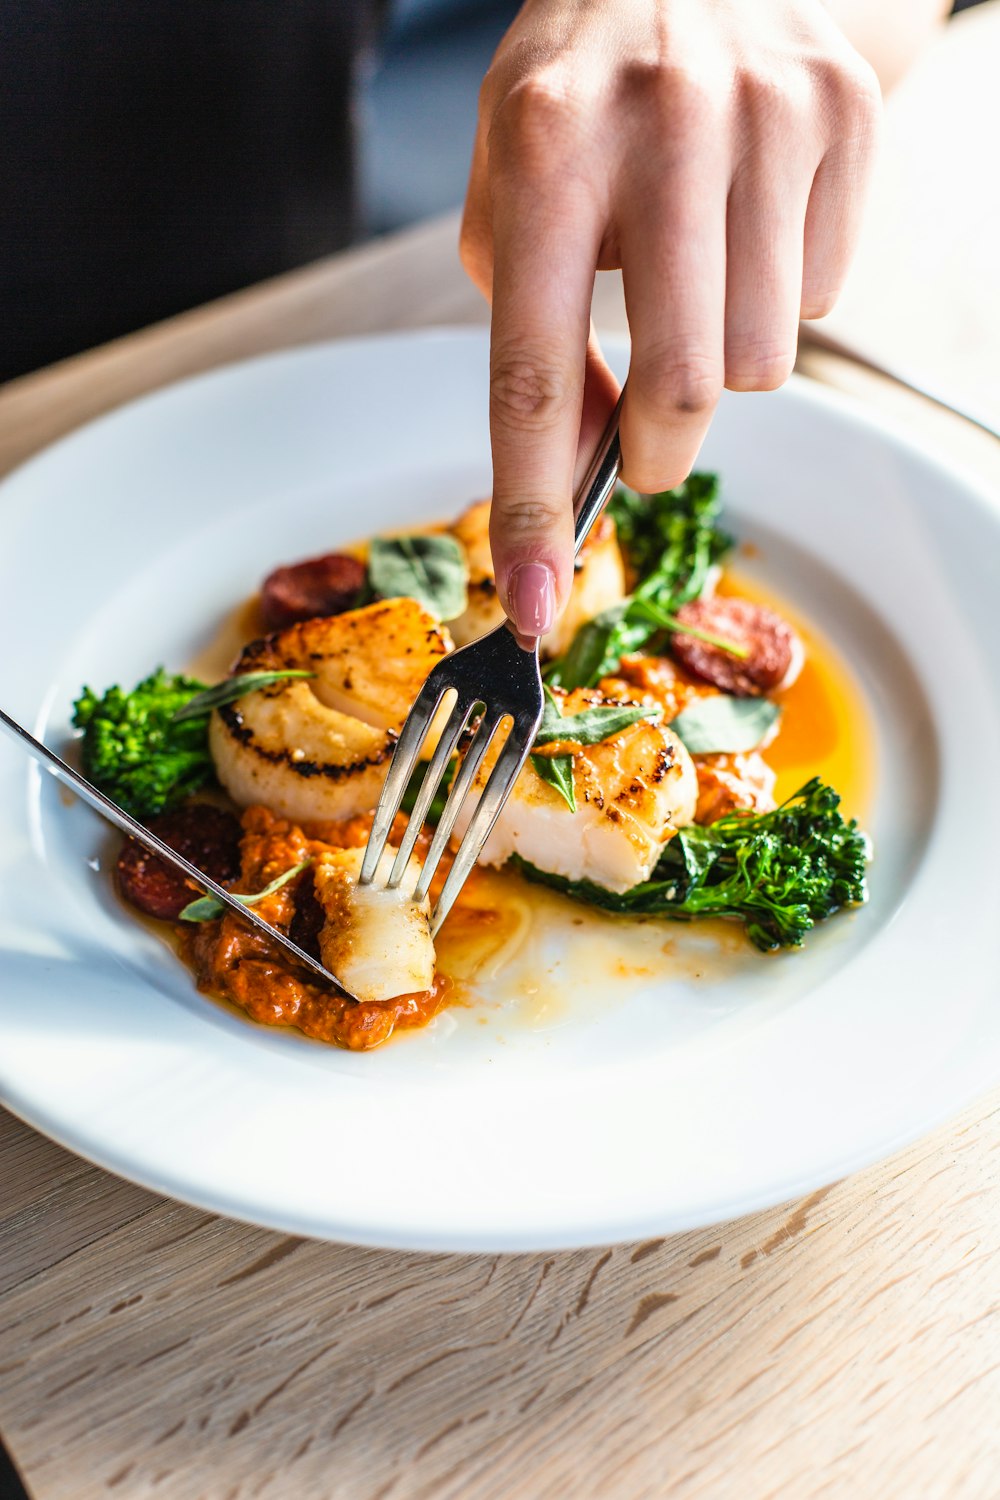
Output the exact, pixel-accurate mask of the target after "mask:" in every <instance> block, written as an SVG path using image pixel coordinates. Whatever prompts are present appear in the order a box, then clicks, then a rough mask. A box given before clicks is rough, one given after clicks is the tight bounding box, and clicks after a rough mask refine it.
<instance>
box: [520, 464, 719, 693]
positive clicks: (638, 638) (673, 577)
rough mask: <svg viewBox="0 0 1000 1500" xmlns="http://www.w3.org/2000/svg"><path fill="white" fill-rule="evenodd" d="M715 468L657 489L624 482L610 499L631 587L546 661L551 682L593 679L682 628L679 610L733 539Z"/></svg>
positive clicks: (585, 683) (571, 684)
mask: <svg viewBox="0 0 1000 1500" xmlns="http://www.w3.org/2000/svg"><path fill="white" fill-rule="evenodd" d="M720 509H721V500H720V498H719V481H718V477H717V476H716V475H715V474H691V475H690V476H689V477H688V478H687V479H686V480H685V482H684V483H683V484H680V485H678V486H677V488H676V489H673V490H664V491H663V492H662V493H661V494H658V495H639V494H637V493H636V492H635V491H634V490H629V489H626V488H625V487H624V486H620V487H619V488H618V489H617V490H616V491H615V493H614V495H613V496H612V498H611V502H610V504H609V506H608V510H609V512H610V514H611V515H612V516H613V517H614V520H615V525H616V527H617V529H618V540H619V542H620V544H621V548H622V552H623V553H624V556H625V561H626V563H627V564H628V569H629V572H630V574H631V575H632V578H633V582H634V587H633V592H632V593H631V594H629V595H628V596H627V597H626V598H625V599H623V600H621V601H620V602H619V603H618V604H612V605H610V606H609V607H608V608H607V609H606V610H604V611H602V613H601V614H599V615H597V616H596V617H595V618H594V619H593V620H588V621H587V623H586V624H585V625H582V626H581V627H580V629H579V630H578V631H577V634H576V636H575V638H574V639H573V641H572V643H571V644H570V648H569V650H568V651H567V652H566V654H565V656H563V657H561V658H560V659H559V660H558V661H556V662H553V663H552V664H551V665H550V666H549V667H548V668H547V669H546V678H547V680H548V681H549V682H550V683H553V684H558V685H559V686H560V687H564V688H567V689H569V688H575V687H592V686H593V685H594V683H595V682H599V681H600V679H601V678H602V677H605V676H607V675H608V674H609V673H610V672H614V671H615V669H616V668H617V666H618V663H619V662H620V661H621V659H622V657H623V656H626V655H628V653H629V652H631V651H639V650H641V649H642V648H643V647H644V646H646V645H647V644H648V643H649V642H650V641H651V640H652V639H653V638H654V637H655V636H657V635H660V634H661V632H662V631H663V630H665V629H666V630H670V629H676V628H677V626H676V622H675V618H674V617H675V612H676V611H677V610H678V609H679V608H680V607H681V605H682V604H687V603H688V601H689V600H691V599H697V597H698V596H699V594H700V593H701V591H702V589H703V588H704V587H705V583H706V580H707V578H708V574H709V569H710V568H712V567H713V566H714V565H715V564H716V563H717V562H719V561H720V559H721V558H723V557H724V556H725V555H726V553H727V552H728V551H729V549H730V548H731V547H732V545H733V539H732V537H731V536H730V535H729V533H728V532H726V531H723V530H722V528H721V527H720V526H719V524H718V523H719V513H720Z"/></svg>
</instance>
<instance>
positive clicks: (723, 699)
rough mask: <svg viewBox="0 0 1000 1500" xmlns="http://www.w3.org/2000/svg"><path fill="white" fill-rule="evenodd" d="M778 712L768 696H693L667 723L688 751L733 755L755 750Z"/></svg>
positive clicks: (776, 719) (771, 726) (693, 753)
mask: <svg viewBox="0 0 1000 1500" xmlns="http://www.w3.org/2000/svg"><path fill="white" fill-rule="evenodd" d="M780 716H781V709H780V708H779V707H778V705H777V704H776V703H772V702H771V700H770V698H730V697H729V696H728V695H727V694H726V693H718V694H715V695H712V696H710V697H704V698H696V699H695V700H694V702H693V703H691V704H690V705H689V706H688V707H687V708H686V709H685V710H684V712H683V713H681V714H678V715H677V717H676V719H674V720H673V722H672V723H671V725H670V727H671V729H672V730H673V731H674V733H675V734H676V735H677V736H678V737H679V738H680V739H682V740H683V741H684V744H685V745H686V746H687V748H688V749H689V750H690V752H691V754H692V755H737V754H739V753H740V752H741V751H744V750H755V749H756V748H757V746H758V745H759V744H760V742H761V740H762V739H763V738H764V737H765V735H766V734H767V733H768V731H769V730H770V729H772V728H773V727H774V725H775V724H776V723H777V721H778V719H779V718H780Z"/></svg>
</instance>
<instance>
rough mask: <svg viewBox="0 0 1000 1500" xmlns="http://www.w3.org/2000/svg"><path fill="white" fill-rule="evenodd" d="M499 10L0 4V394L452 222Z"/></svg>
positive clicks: (73, 1)
mask: <svg viewBox="0 0 1000 1500" xmlns="http://www.w3.org/2000/svg"><path fill="white" fill-rule="evenodd" d="M873 3H875V0H873ZM976 3H977V0H958V4H957V5H956V6H955V8H956V10H965V9H968V8H970V7H971V6H972V5H973V4H976ZM979 3H981V0H979ZM985 3H986V5H987V7H989V6H991V5H996V4H1000V0H985ZM517 9H518V5H517V3H516V0H368V3H365V4H362V3H360V0H211V4H208V5H206V4H205V3H204V0H140V3H133V4H124V3H123V4H115V5H111V6H109V5H108V4H107V3H106V0H47V3H46V4H44V5H39V4H38V3H37V0H0V78H2V86H0V142H2V143H3V145H2V150H0V223H2V224H3V230H4V232H3V234H2V235H0V330H2V332H0V380H5V379H9V378H12V377H15V376H17V375H21V374H24V373H27V372H29V371H31V370H34V369H37V368H39V367H42V366H45V365H48V364H50V363H52V362H54V361H56V360H59V359H62V358H65V357H66V356H68V355H72V354H75V353H77V352H79V351H81V350H84V349H87V348H91V347H93V346H95V345H98V344H103V343H105V342H107V341H108V340H109V339H113V338H115V337H118V336H119V335H121V334H125V333H128V332H130V331H132V330H133V329H137V328H142V327H145V326H146V325H148V324H150V323H153V322H156V321H159V320H160V319H162V318H166V317H170V316H172V315H173V314H175V313H178V312H182V311H184V310H185V309H187V308H191V307H195V306H199V305H201V304H203V303H205V302H208V301H211V300H213V299H214V298H217V297H220V296H223V295H225V294H226V293H228V292H232V291H235V290H237V289H239V288H241V287H245V286H250V285H253V284H254V283H256V282H259V281H262V280H265V279H267V278H268V277H271V276H274V275H277V274H279V273H281V272H282V271H286V270H290V269H292V268H294V267H296V266H300V265H303V264H306V263H308V262H310V261H313V260H316V259H318V258H320V257H322V256H324V255H326V254H329V253H331V252H333V251H336V250H339V249H342V248H344V247H345V246H347V245H350V244H352V243H356V242H358V241H359V240H363V239H365V238H367V237H369V236H371V235H374V234H382V233H385V232H386V231H390V230H395V229H399V228H401V227H403V226H405V225H407V224H410V223H412V222H413V221H415V220H418V219H423V218H426V217H428V216H429V215H434V214H437V213H441V212H443V211H445V210H447V209H450V208H455V207H457V206H458V205H459V204H460V203H461V201H462V198H463V195H464V191H465V183H466V177H467V173H468V166H469V158H470V155H471V148H472V141H473V136H474V131H475V123H476V109H477V96H478V90H479V85H480V82H481V80H482V77H483V74H484V72H485V71H486V69H487V67H488V65H489V62H490V59H491V57H492V55H493V52H494V50H495V48H496V46H497V44H498V42H499V41H500V38H501V37H502V36H503V33H504V31H505V30H506V28H507V26H508V25H509V24H510V22H511V20H512V18H513V17H514V15H515V14H516V12H517ZM907 86H908V81H907V83H905V84H904V86H903V92H905V90H906V88H907ZM893 103H894V108H895V97H894V101H893ZM904 112H905V111H904ZM897 113H900V111H899V110H897ZM941 123H942V125H943V126H946V127H948V128H950V129H952V130H954V128H955V123H956V122H955V121H953V120H952V121H942V122H941ZM915 165H916V166H918V167H919V166H920V163H919V162H916V163H915ZM963 201H964V204H965V205H966V206H968V203H969V200H968V197H967V196H966V198H965V199H964V200H963ZM938 207H939V208H940V207H941V205H938ZM896 222H897V220H894V219H890V220H889V222H888V224H887V225H886V226H885V232H886V233H887V234H888V235H889V237H890V238H889V240H888V241H887V242H886V243H887V244H889V243H891V232H892V229H893V225H894V224H895V223H896ZM967 223H968V221H967ZM968 227H972V226H971V223H968ZM922 238H923V237H922ZM940 239H941V234H940V232H938V234H937V239H936V240H935V239H934V235H933V234H932V235H931V240H933V241H934V245H935V246H936V247H937V248H935V249H934V254H935V255H936V256H939V250H940ZM928 243H930V241H929V242H928ZM938 263H939V262H935V264H938ZM890 290H891V288H890Z"/></svg>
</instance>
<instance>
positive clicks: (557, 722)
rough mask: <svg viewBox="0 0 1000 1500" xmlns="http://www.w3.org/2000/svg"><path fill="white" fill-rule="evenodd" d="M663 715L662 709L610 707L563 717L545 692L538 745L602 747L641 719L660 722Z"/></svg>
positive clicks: (636, 705)
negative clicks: (563, 742)
mask: <svg viewBox="0 0 1000 1500" xmlns="http://www.w3.org/2000/svg"><path fill="white" fill-rule="evenodd" d="M661 713H662V709H659V708H654V707H652V706H649V705H641V704H629V705H627V706H623V705H619V704H614V703H609V704H606V705H604V704H598V705H597V706H595V707H594V708H585V709H583V710H582V711H581V712H580V713H578V714H567V715H566V716H565V717H564V716H563V715H562V714H561V713H560V712H559V704H558V703H557V701H556V699H555V698H554V697H553V696H552V694H551V693H550V692H549V690H548V688H546V690H545V707H544V708H543V709H542V722H541V723H540V724H539V726H538V731H537V733H536V735H535V744H536V745H551V744H553V743H555V742H556V741H558V740H572V741H573V743H574V744H575V745H599V744H601V742H602V741H603V740H610V739H612V738H613V736H614V735H616V734H619V733H620V732H621V731H622V730H623V729H627V728H628V726H629V725H630V724H635V723H636V722H637V721H638V720H639V719H658V718H659V717H660V715H661Z"/></svg>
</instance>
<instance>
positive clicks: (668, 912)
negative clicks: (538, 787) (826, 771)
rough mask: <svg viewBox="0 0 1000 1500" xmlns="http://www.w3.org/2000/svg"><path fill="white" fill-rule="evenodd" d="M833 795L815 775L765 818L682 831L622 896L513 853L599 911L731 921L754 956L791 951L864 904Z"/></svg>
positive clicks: (847, 828) (736, 817) (529, 871)
mask: <svg viewBox="0 0 1000 1500" xmlns="http://www.w3.org/2000/svg"><path fill="white" fill-rule="evenodd" d="M839 805H840V798H839V797H838V796H837V793H836V792H835V791H834V790H833V789H832V788H831V787H828V786H826V785H824V783H823V782H822V781H821V780H820V779H819V777H814V778H813V779H812V781H809V782H807V783H806V785H805V786H803V787H801V788H800V790H799V791H797V792H796V793H795V795H794V796H792V797H789V798H788V800H787V802H784V803H783V804H782V805H781V807H779V808H777V809H776V810H775V811H774V812H770V813H757V814H750V813H739V812H737V813H730V814H729V815H728V816H727V817H725V818H720V819H719V820H718V822H716V823H710V824H709V825H707V826H706V827H698V826H692V827H690V828H682V829H681V830H680V832H679V833H678V834H676V835H675V837H674V838H672V839H671V841H670V843H669V844H668V845H667V847H666V849H665V850H664V852H663V854H662V855H661V857H660V861H659V864H658V865H657V867H656V869H655V870H654V872H653V876H652V878H651V879H650V880H647V881H644V882H643V883H642V884H641V885H637V886H634V887H633V888H632V890H630V891H625V892H624V893H622V894H620V895H619V894H616V893H615V892H613V891H608V890H605V889H604V887H603V886H599V885H595V884H594V883H593V882H592V881H587V880H582V881H568V880H565V879H563V878H562V877H561V876H559V875H552V874H549V873H547V872H546V871H543V870H539V869H536V867H535V866H533V865H529V864H528V863H527V862H526V861H523V860H519V859H517V857H516V856H515V863H516V864H518V866H519V867H520V868H521V869H522V871H523V872H524V874H525V875H526V876H528V878H529V879H532V880H538V881H540V882H542V883H543V884H545V885H550V886H553V887H554V888H555V889H557V890H560V891H564V892H565V893H566V895H568V896H572V897H573V898H574V899H575V900H577V901H584V902H587V903H588V904H590V905H592V906H601V907H604V908H606V909H607V910H609V911H618V912H631V913H649V914H651V915H656V916H663V917H682V918H689V917H735V918H737V919H738V920H740V921H741V922H742V923H743V925H744V927H745V929H746V934H747V937H748V938H749V939H750V941H751V942H752V943H753V944H754V946H755V947H757V948H759V949H761V950H762V951H764V952H770V951H772V950H773V949H776V948H797V947H799V946H800V945H801V943H802V940H803V938H804V937H805V935H806V933H807V932H809V931H810V930H811V929H812V928H813V927H814V926H815V925H816V923H817V922H820V921H823V920H824V918H826V917H829V916H832V915H833V913H834V912H836V911H839V910H840V908H841V907H844V906H856V905H859V904H861V903H862V902H864V901H866V900H867V899H868V892H867V887H866V882H865V867H866V865H867V863H868V860H869V859H870V857H871V847H870V844H869V840H868V837H867V835H866V834H864V833H863V832H862V831H861V830H860V829H859V828H858V825H857V823H856V822H854V820H853V819H852V820H851V821H850V822H847V821H846V820H845V819H844V818H843V817H842V816H841V814H840V812H839V811H838V808H839Z"/></svg>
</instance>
